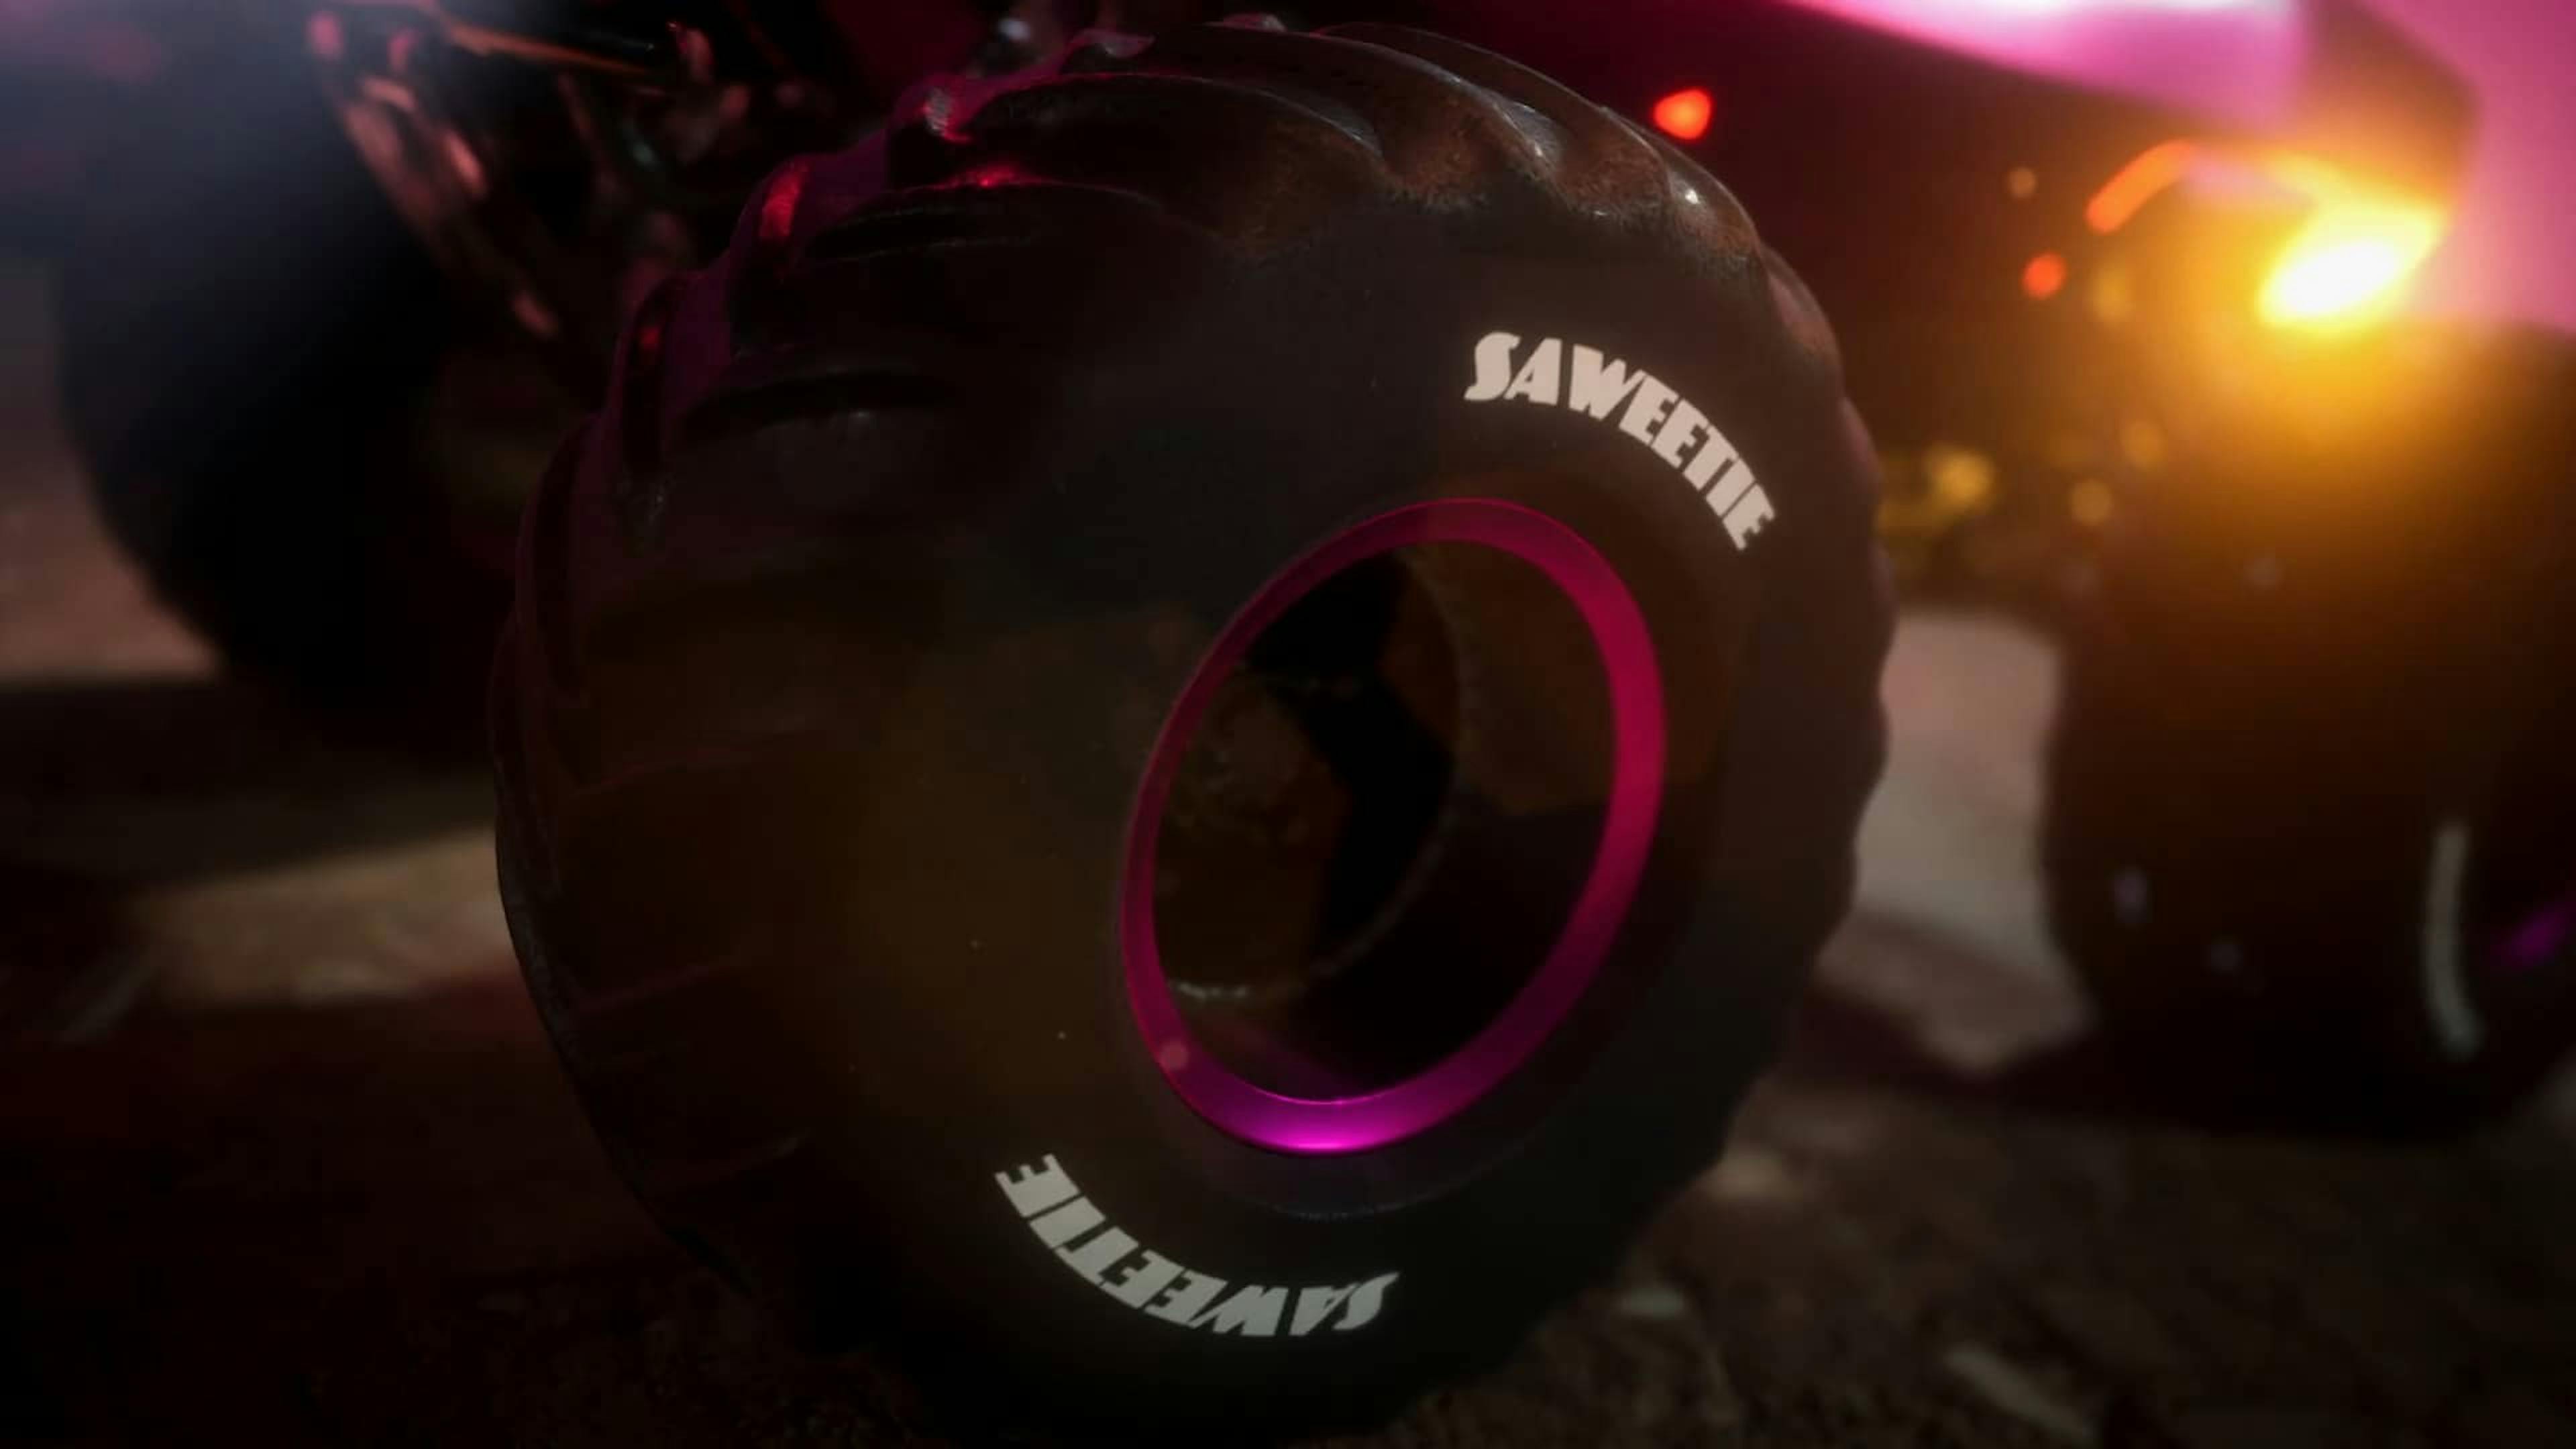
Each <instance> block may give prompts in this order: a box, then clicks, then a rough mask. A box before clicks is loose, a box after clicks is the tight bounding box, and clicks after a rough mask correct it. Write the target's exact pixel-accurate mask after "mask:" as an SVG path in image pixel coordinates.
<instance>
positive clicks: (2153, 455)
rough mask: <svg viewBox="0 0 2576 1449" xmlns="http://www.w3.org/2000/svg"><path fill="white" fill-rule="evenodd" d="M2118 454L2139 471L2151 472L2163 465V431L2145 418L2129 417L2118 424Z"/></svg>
mask: <svg viewBox="0 0 2576 1449" xmlns="http://www.w3.org/2000/svg"><path fill="white" fill-rule="evenodd" d="M2120 456H2121V457H2123V458H2126V459H2128V460H2129V466H2130V467H2132V468H2135V469H2137V470H2138V471H2139V472H2141V473H2152V472H2154V471H2155V470H2156V469H2158V468H2161V467H2163V466H2164V465H2165V432H2164V429H2162V428H2159V427H2157V426H2156V425H2155V424H2154V423H2151V422H2149V421H2147V420H2146V419H2145V418H2130V419H2127V420H2126V421H2124V422H2122V423H2121V424H2120Z"/></svg>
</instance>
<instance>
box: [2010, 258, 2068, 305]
mask: <svg viewBox="0 0 2576 1449" xmlns="http://www.w3.org/2000/svg"><path fill="white" fill-rule="evenodd" d="M2065 285H2066V258H2064V257H2061V256H2059V255H2058V254H2057V253H2055V252H2041V253H2040V254H2039V255H2038V256H2035V257H2032V258H2031V259H2030V261H2029V263H2028V264H2027V265H2025V266H2024V267H2023V268H2022V269H2021V289H2022V291H2024V292H2025V293H2028V294H2029V295H2030V297H2031V299H2032V300H2033V301H2038V302H2045V301H2047V300H2048V299H2049V298H2051V297H2054V296H2056V295H2057V289H2058V288H2060V287H2063V286H2065Z"/></svg>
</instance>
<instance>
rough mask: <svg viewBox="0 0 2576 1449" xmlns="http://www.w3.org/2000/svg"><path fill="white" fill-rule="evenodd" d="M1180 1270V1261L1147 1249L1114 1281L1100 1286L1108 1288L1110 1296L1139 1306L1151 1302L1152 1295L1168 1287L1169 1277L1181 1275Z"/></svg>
mask: <svg viewBox="0 0 2576 1449" xmlns="http://www.w3.org/2000/svg"><path fill="white" fill-rule="evenodd" d="M1181 1272H1182V1268H1181V1265H1180V1264H1178V1263H1175V1262H1173V1261H1172V1260H1171V1259H1169V1258H1166V1257H1164V1256H1163V1255H1162V1254H1160V1253H1157V1252H1155V1251H1154V1250H1153V1249H1151V1248H1147V1249H1146V1250H1145V1252H1144V1255H1143V1256H1142V1257H1139V1258H1138V1259H1137V1260H1136V1261H1135V1262H1134V1263H1133V1264H1130V1265H1129V1266H1128V1269H1127V1271H1126V1272H1125V1273H1123V1274H1121V1275H1119V1278H1118V1281H1117V1282H1115V1283H1103V1284H1101V1285H1100V1286H1101V1287H1103V1288H1106V1289H1108V1290H1109V1296H1110V1297H1112V1298H1115V1299H1117V1300H1118V1301H1119V1302H1121V1303H1124V1304H1126V1305H1127V1306H1128V1307H1130V1308H1142V1307H1144V1306H1145V1305H1146V1304H1147V1303H1150V1302H1152V1301H1153V1298H1154V1295H1155V1294H1157V1293H1160V1292H1162V1291H1163V1290H1164V1289H1166V1288H1168V1287H1170V1286H1172V1280H1173V1279H1175V1278H1178V1277H1179V1276H1181Z"/></svg>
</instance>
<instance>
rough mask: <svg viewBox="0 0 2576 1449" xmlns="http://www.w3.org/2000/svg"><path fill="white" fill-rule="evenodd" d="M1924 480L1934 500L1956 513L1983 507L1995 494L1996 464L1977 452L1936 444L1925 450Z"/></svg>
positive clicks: (1950, 445)
mask: <svg viewBox="0 0 2576 1449" xmlns="http://www.w3.org/2000/svg"><path fill="white" fill-rule="evenodd" d="M1923 476H1924V477H1925V478H1926V479H1928V480H1930V482H1931V484H1932V496H1933V497H1934V498H1935V499H1937V500H1939V501H1940V502H1941V503H1943V504H1945V505H1947V506H1948V507H1950V508H1951V509H1953V510H1957V511H1960V512H1965V511H1967V510H1969V509H1973V508H1977V507H1980V506H1982V505H1983V504H1984V503H1985V502H1986V500H1988V499H1989V498H1992V497H1993V496H1994V492H1995V460H1994V459H1992V458H1989V457H1987V456H1986V455H1985V454H1983V453H1980V452H1978V451H1977V450H1976V449H1974V448H1963V447H1960V446H1958V445H1957V444H1955V443H1935V444H1933V445H1932V446H1931V447H1929V448H1926V449H1924V450H1923Z"/></svg>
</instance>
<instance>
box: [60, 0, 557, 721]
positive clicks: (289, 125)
mask: <svg viewBox="0 0 2576 1449" xmlns="http://www.w3.org/2000/svg"><path fill="white" fill-rule="evenodd" d="M62 230H63V231H64V232H65V233H66V235H65V236H64V238H63V242H64V245H63V246H62V249H61V251H60V252H59V254H58V258H57V278H58V281H57V289H56V309H57V323H58V327H59V329H60V333H61V337H62V379H63V390H64V396H65V405H66V413H67V416H68V421H69V424H70V429H71V433H72V437H73V440H74V442H75V444H76V446H77V448H78V450H79V452H80V453H81V455H82V456H83V458H84V460H85V461H86V463H87V464H88V466H89V469H90V472H91V476H92V484H93V488H94V490H95V494H96V498H97V501H98V505H99V509H100V512H101V513H102V515H103V516H104V518H105V521H106V522H107V524H108V526H109V528H110V530H111V532H112V533H113V534H114V536H115V537H116V539H117V540H118V542H119V543H120V544H121V545H122V546H123V547H124V548H125V549H126V550H127V551H128V552H129V553H130V554H131V555H132V557H133V558H134V559H135V561H136V562H137V563H138V564H140V565H141V567H142V568H143V570H144V572H145V574H146V575H147V576H148V577H149V579H150V581H151V583H152V584H153V586H154V588H155V589H156V590H157V591H158V592H159V594H160V595H161V596H162V597H163V598H164V599H165V600H166V601H167V602H168V603H169V604H170V605H171V606H172V607H173V608H174V609H176V610H177V611H178V612H179V613H180V614H181V615H182V616H184V617H185V618H186V619H187V620H188V621H189V622H190V623H191V624H193V625H194V626H195V627H196V628H198V629H199V630H200V631H202V632H203V633H204V634H205V635H206V636H207V637H208V638H209V639H210V640H211V641H212V642H213V643H214V644H215V645H216V646H217V647H218V648H219V649H220V650H221V652H222V654H223V656H224V658H225V659H226V661H227V662H228V664H229V665H231V666H232V667H234V668H236V669H238V670H240V671H241V672H242V673H244V674H246V675H250V676H255V677H257V678H259V679H261V680H263V681H265V682H268V683H271V684H274V685H278V686H281V687H283V688H286V689H288V690H290V691H292V692H294V693H296V694H297V695H299V696H301V697H303V698H305V699H307V700H309V701H311V702H313V703H316V704H319V705H324V706H327V707H330V708H334V709H348V710H356V711H362V712H366V713H370V714H374V715H378V716H383V717H387V718H390V719H391V720H392V721H394V722H395V723H397V724H398V725H399V726H400V727H401V728H402V729H404V730H406V731H417V732H420V733H423V734H425V735H427V736H431V737H437V738H442V739H465V738H470V737H471V734H472V730H473V724H472V722H473V718H474V710H473V707H472V702H473V701H474V700H475V699H476V698H477V697H478V696H479V693H480V689H479V681H480V678H481V675H482V670H483V661H484V660H485V659H486V658H488V653H489V648H490V641H491V639H492V637H493V634H494V632H495V630H496V629H497V626H498V621H499V618H500V615H501V613H502V611H503V609H504V608H505V607H506V604H507V598H508V592H507V574H506V566H507V554H506V540H507V538H508V536H509V528H510V521H511V514H512V508H511V503H512V499H511V497H510V494H509V491H508V490H507V489H506V488H504V490H503V491H502V493H501V495H500V496H499V497H497V498H494V499H490V500H487V501H482V502H479V503H478V502H477V500H476V499H475V497H474V493H475V490H477V489H478V488H481V489H487V490H488V489H490V488H491V487H492V485H491V483H489V482H488V481H485V480H486V478H487V477H489V476H498V477H507V476H509V475H508V473H507V471H506V470H507V468H508V467H509V466H510V463H509V462H508V461H507V460H496V459H495V458H492V457H489V456H484V457H479V458H478V457H475V456H474V454H475V452H476V447H475V444H474V441H473V431H474V430H475V429H477V428H481V427H483V426H484V424H483V423H482V422H481V421H479V420H477V419H476V417H475V408H474V406H473V405H472V402H473V400H475V399H479V398H480V397H484V396H489V395H490V394H492V393H493V392H494V391H495V386H494V384H493V382H492V381H491V380H490V379H489V377H488V376H485V375H483V374H482V373H481V372H480V371H479V370H478V369H476V368H473V367H464V368H459V367H456V366H455V365H454V364H455V361H456V358H457V352H456V345H457V344H458V342H459V341H460V339H459V337H458V336H457V330H456V329H455V328H453V327H452V326H451V325H450V322H449V314H450V310H451V304H450V303H449V301H448V295H447V291H446V288H445V283H444V282H443V280H442V278H441V276H440V275H439V273H438V272H437V271H436V270H435V269H434V268H433V267H432V265H431V264H430V262H429V260H428V258H427V257H426V255H425V254H424V253H423V252H422V250H421V249H420V247H419V246H418V245H417V243H416V242H415V241H414V240H413V238H412V237H411V235H410V234H409V233H408V232H407V231H406V230H405V229H404V227H403V224H402V222H401V221H400V219H399V218H398V217H397V216H396V214H395V213H394V211H393V209H392V208H391V207H390V206H389V204H388V203H387V202H386V200H385V198H384V196H383V194H382V192H381V191H380V190H379V188H378V186H377V183H376V182H375V180H374V179H373V178H372V177H371V176H370V175H369V173H368V171H367V169H366V168H365V166H364V165H363V164H362V163H361V162H360V160H359V158H358V155H357V153H356V152H355V150H354V149H353V148H352V147H351V145H350V144H349V141H348V139H347V138H346V137H345V136H344V135H343V134H342V132H341V129H340V127H339V125H338V123H337V121H336V120H335V118H334V117H333V115H332V113H331V111H330V108H329V106H328V105H327V104H326V102H325V100H324V99H323V97H322V95H321V94H320V91H319V88H318V87H317V85H316V84H315V82H314V79H313V77H312V76H311V75H310V74H309V72H308V71H307V69H306V67H305V64H304V60H303V56H302V51H301V48H300V46H299V45H298V43H297V41H296V39H295V37H294V36H293V35H292V34H287V35H272V34H267V33H265V32H262V31H257V30H254V29H252V28H251V27H248V26H243V27H240V28H239V29H238V30H233V31H225V32H222V33H221V35H220V37H219V38H217V39H214V40H210V41H207V42H206V43H205V49H204V50H203V51H202V52H201V51H196V50H192V51H190V52H188V53H185V54H183V55H181V56H179V57H178V58H177V59H176V60H175V61H174V62H173V63H172V64H171V65H170V66H169V67H168V68H167V69H166V70H165V71H164V72H163V73H162V74H161V75H160V76H159V77H158V78H157V79H155V80H154V81H152V82H151V83H149V84H148V85H143V86H140V87H138V88H137V89H136V90H135V91H134V93H133V100H132V103H131V105H130V106H129V108H128V111H127V114H125V115H124V116H122V117H121V118H120V121H119V125H118V126H117V128H116V130H115V133H114V134H113V136H112V137H110V138H108V139H106V140H104V141H103V142H101V143H99V144H98V146H97V149H96V152H95V155H94V158H93V160H92V168H91V170H90V172H89V174H88V175H87V176H86V178H85V180H84V182H83V185H82V186H81V189H80V197H79V203H78V206H77V210H76V212H75V214H74V215H73V216H72V217H71V218H70V219H69V221H68V222H67V223H65V225H64V226H63V228H62ZM461 398H463V399H465V400H466V401H467V402H468V405H467V406H463V407H460V406H459V405H458V404H459V402H460V399H461ZM487 411H488V410H487Z"/></svg>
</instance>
